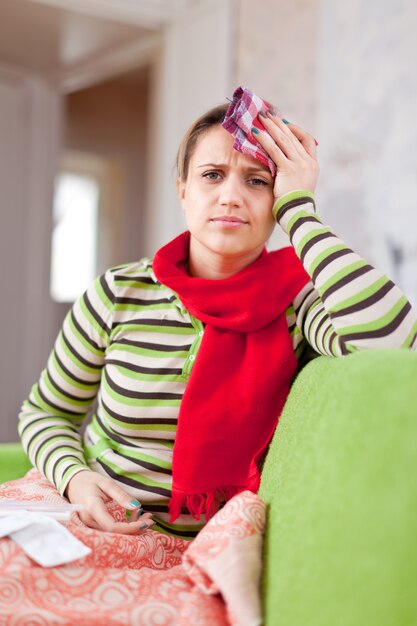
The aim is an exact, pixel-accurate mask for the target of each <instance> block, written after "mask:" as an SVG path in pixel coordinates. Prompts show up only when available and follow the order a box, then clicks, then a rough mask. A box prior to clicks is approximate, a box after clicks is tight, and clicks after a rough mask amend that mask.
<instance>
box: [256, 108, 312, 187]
mask: <svg viewBox="0 0 417 626" xmlns="http://www.w3.org/2000/svg"><path fill="white" fill-rule="evenodd" d="M260 119H261V120H262V124H263V126H264V128H265V130H261V131H258V130H257V129H253V130H252V132H253V136H254V137H255V138H256V139H257V141H258V142H259V144H260V145H261V146H262V147H263V148H264V150H265V151H266V152H267V153H268V155H269V156H270V158H271V159H272V160H273V161H274V163H275V164H276V166H277V174H276V177H275V183H274V195H275V198H279V197H281V196H283V195H284V194H285V193H288V192H290V191H294V190H295V189H308V190H309V191H312V192H314V190H315V187H316V184H317V178H318V173H319V168H318V164H317V159H316V146H315V140H314V138H313V137H312V136H311V135H309V134H308V133H306V132H305V131H304V130H303V129H302V128H300V127H299V126H296V125H295V124H285V123H284V122H283V121H282V120H281V119H280V118H279V117H278V116H275V115H269V114H268V115H267V116H266V117H263V116H261V117H260ZM255 131H256V132H255Z"/></svg>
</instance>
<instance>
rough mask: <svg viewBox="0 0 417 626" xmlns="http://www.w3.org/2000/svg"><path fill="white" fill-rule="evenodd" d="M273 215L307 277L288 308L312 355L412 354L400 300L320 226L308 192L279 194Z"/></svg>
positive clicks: (416, 345) (415, 337)
mask: <svg viewBox="0 0 417 626" xmlns="http://www.w3.org/2000/svg"><path fill="white" fill-rule="evenodd" d="M274 215H275V217H276V219H277V222H278V223H279V225H280V226H281V227H282V228H283V230H284V231H285V232H286V233H287V234H288V236H289V238H290V241H291V244H292V245H293V247H294V250H295V252H296V254H297V256H298V258H299V259H300V260H301V262H302V263H303V266H304V268H305V269H306V271H307V272H308V274H309V275H310V277H311V281H310V282H309V283H307V285H306V286H305V287H304V288H303V289H302V290H301V292H300V293H299V294H298V295H297V297H296V298H295V300H294V303H293V304H294V312H295V316H296V324H297V327H298V328H299V330H300V332H301V334H302V335H303V337H304V338H305V339H306V340H307V342H308V343H309V344H310V345H311V346H312V347H313V349H314V350H315V351H316V352H318V353H319V354H325V355H330V356H339V355H344V354H349V353H351V352H355V351H356V350H364V349H370V348H413V349H417V320H416V315H415V313H414V311H413V310H412V308H411V305H410V303H409V302H408V300H407V298H406V297H405V295H404V294H403V293H402V292H401V291H400V289H399V288H398V287H397V286H396V285H395V284H394V283H393V282H392V281H391V280H390V279H389V278H388V277H387V276H385V275H384V274H382V273H381V272H379V271H378V270H376V269H375V268H374V267H372V266H371V265H370V264H369V263H368V262H367V261H365V260H364V259H363V258H362V257H360V256H359V255H358V254H356V253H355V252H353V250H351V249H350V248H349V247H348V246H347V245H346V244H345V243H344V242H343V241H342V240H341V239H339V238H338V237H337V236H336V235H335V234H334V233H333V232H332V231H331V229H330V228H329V227H328V226H326V225H325V224H323V222H322V221H321V220H320V218H319V217H318V216H317V215H316V214H315V204H314V198H313V195H312V194H311V192H309V191H304V190H297V191H293V192H290V193H288V194H285V195H284V196H283V197H282V198H280V199H279V200H278V201H277V202H276V203H275V206H274Z"/></svg>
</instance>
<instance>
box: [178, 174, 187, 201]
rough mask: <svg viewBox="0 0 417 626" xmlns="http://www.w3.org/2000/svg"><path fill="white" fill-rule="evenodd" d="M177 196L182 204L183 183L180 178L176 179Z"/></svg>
mask: <svg viewBox="0 0 417 626" xmlns="http://www.w3.org/2000/svg"><path fill="white" fill-rule="evenodd" d="M177 194H178V198H179V199H180V200H181V202H182V201H183V200H184V198H185V182H184V181H183V180H181V178H177Z"/></svg>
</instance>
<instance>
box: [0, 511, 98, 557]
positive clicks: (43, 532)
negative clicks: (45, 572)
mask: <svg viewBox="0 0 417 626" xmlns="http://www.w3.org/2000/svg"><path fill="white" fill-rule="evenodd" d="M7 535H9V536H10V537H11V539H13V541H15V542H16V543H17V544H18V545H19V546H20V547H21V548H22V549H23V550H24V551H25V552H26V554H27V555H28V556H30V558H31V559H33V560H34V561H36V562H37V563H39V565H42V566H43V567H54V566H56V565H62V564H63V563H69V562H70V561H75V560H77V559H81V558H83V557H84V556H87V554H89V553H90V552H91V549H90V548H88V547H87V546H85V545H84V544H83V543H81V541H79V540H78V539H76V537H74V536H73V535H72V534H71V533H70V532H69V530H67V529H66V528H65V527H64V526H62V525H61V524H60V523H59V522H57V521H56V520H55V519H53V518H51V517H48V516H47V515H43V514H42V513H30V512H25V513H20V512H19V513H14V514H13V515H9V516H7V517H1V518H0V537H6V536H7Z"/></svg>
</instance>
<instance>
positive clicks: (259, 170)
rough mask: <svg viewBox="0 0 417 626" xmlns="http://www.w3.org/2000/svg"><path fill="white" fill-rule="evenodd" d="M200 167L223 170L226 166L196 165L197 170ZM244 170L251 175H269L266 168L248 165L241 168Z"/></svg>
mask: <svg viewBox="0 0 417 626" xmlns="http://www.w3.org/2000/svg"><path fill="white" fill-rule="evenodd" d="M200 167H214V168H219V169H222V168H225V167H227V165H226V164H225V163H202V164H201V165H197V168H200ZM243 169H244V170H246V171H247V172H251V173H261V174H269V173H270V172H269V169H268V168H267V167H253V166H251V165H249V166H248V167H245V166H244V167H243Z"/></svg>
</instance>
